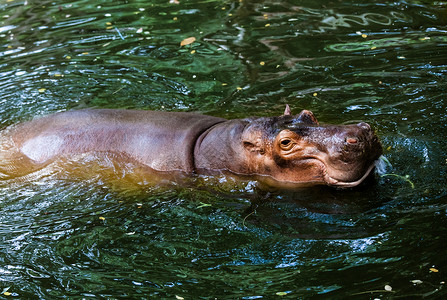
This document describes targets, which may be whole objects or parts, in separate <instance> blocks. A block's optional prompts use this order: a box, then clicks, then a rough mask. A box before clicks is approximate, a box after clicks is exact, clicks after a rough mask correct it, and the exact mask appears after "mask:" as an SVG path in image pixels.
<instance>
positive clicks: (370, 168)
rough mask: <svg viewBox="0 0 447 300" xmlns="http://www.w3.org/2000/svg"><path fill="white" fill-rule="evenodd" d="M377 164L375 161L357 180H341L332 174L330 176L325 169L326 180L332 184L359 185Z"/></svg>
mask: <svg viewBox="0 0 447 300" xmlns="http://www.w3.org/2000/svg"><path fill="white" fill-rule="evenodd" d="M375 166H376V164H375V162H374V163H372V164H371V166H370V167H369V168H368V169H367V170H366V172H365V174H363V176H362V177H361V178H360V179H358V180H356V181H349V182H345V181H339V180H337V179H335V178H332V177H331V176H329V174H328V173H327V171H326V170H325V172H324V173H325V175H324V181H325V182H326V183H327V184H328V185H332V186H339V187H354V186H356V185H359V184H360V183H361V182H362V181H363V180H365V178H366V177H368V175H369V174H370V173H371V171H372V170H373V169H374V167H375Z"/></svg>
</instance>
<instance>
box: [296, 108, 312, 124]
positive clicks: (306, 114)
mask: <svg viewBox="0 0 447 300" xmlns="http://www.w3.org/2000/svg"><path fill="white" fill-rule="evenodd" d="M295 120H296V121H298V122H300V123H305V124H309V125H318V120H317V118H315V116H314V114H313V113H312V112H311V111H309V110H303V111H301V112H300V114H299V115H297V117H296V118H295Z"/></svg>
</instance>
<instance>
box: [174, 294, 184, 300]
mask: <svg viewBox="0 0 447 300" xmlns="http://www.w3.org/2000/svg"><path fill="white" fill-rule="evenodd" d="M175 299H177V300H184V299H185V298H183V297H181V296H177V295H175Z"/></svg>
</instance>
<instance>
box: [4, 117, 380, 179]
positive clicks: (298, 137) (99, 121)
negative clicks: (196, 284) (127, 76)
mask: <svg viewBox="0 0 447 300" xmlns="http://www.w3.org/2000/svg"><path fill="white" fill-rule="evenodd" d="M5 137H6V138H7V139H8V140H9V143H10V146H9V147H7V149H3V150H2V151H3V158H2V163H1V166H0V171H1V173H3V177H17V176H23V175H26V174H28V173H31V172H34V171H36V170H39V169H42V168H44V167H46V166H48V165H50V164H51V163H52V162H54V161H56V160H58V159H61V158H69V157H70V156H74V155H78V154H86V153H97V155H101V154H108V155H109V154H112V155H113V156H114V157H115V159H118V160H120V159H122V160H130V161H132V162H134V163H136V164H141V165H142V166H144V167H147V168H149V169H151V170H154V171H158V172H167V173H169V172H179V171H180V172H183V173H186V174H192V173H197V174H215V173H222V172H223V173H225V172H229V173H233V174H237V175H249V176H260V177H259V178H264V179H266V180H270V181H273V182H277V183H278V184H280V183H286V184H292V185H295V184H296V185H299V184H327V185H334V186H355V185H357V184H359V183H360V182H361V181H362V180H363V179H364V178H365V177H366V176H367V175H368V174H369V173H370V171H371V170H372V169H373V167H374V162H375V161H376V160H377V159H378V158H379V156H380V155H381V153H382V148H381V145H380V142H379V141H378V138H377V136H376V135H375V134H374V132H373V131H372V130H371V128H370V126H369V125H368V124H366V123H360V124H356V125H341V126H336V125H319V124H318V122H317V120H316V119H315V117H314V116H313V114H312V113H311V112H309V111H302V112H301V113H300V114H299V115H295V116H293V115H291V114H290V111H289V110H286V112H285V114H284V115H283V116H279V117H270V118H248V119H235V120H226V119H222V118H217V117H212V116H205V115H199V114H194V113H184V112H154V111H136V110H113V109H88V110H79V111H70V112H63V113H57V114H54V115H50V116H47V117H43V118H39V119H36V120H33V121H30V122H25V123H23V124H20V125H18V126H16V127H14V128H12V129H10V130H9V131H8V132H5V133H4V137H3V139H5ZM5 152H6V155H5ZM15 165H17V166H15Z"/></svg>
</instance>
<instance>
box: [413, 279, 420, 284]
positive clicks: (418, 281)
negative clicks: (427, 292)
mask: <svg viewBox="0 0 447 300" xmlns="http://www.w3.org/2000/svg"><path fill="white" fill-rule="evenodd" d="M411 283H413V284H421V283H422V280H419V279H415V280H411Z"/></svg>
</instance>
